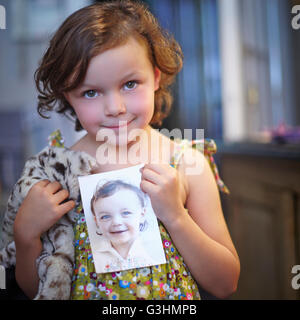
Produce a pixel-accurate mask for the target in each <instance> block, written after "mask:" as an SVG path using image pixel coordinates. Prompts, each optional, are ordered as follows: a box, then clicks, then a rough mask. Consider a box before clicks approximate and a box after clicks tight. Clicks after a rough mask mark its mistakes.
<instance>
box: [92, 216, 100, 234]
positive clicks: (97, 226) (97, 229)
mask: <svg viewBox="0 0 300 320" xmlns="http://www.w3.org/2000/svg"><path fill="white" fill-rule="evenodd" d="M94 220H95V224H96V233H97V234H98V235H99V236H102V231H101V229H100V228H99V225H98V222H97V218H96V216H94Z"/></svg>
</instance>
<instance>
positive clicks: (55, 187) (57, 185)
mask: <svg viewBox="0 0 300 320" xmlns="http://www.w3.org/2000/svg"><path fill="white" fill-rule="evenodd" d="M46 188H47V190H48V191H49V192H50V193H51V194H54V193H56V192H57V191H59V190H61V189H62V186H61V184H60V183H59V182H58V181H54V182H51V183H49V184H48V185H47V187H46Z"/></svg>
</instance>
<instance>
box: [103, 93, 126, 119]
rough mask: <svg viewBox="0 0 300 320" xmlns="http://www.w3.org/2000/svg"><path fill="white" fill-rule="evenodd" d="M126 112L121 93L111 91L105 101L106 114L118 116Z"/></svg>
mask: <svg viewBox="0 0 300 320" xmlns="http://www.w3.org/2000/svg"><path fill="white" fill-rule="evenodd" d="M125 112H126V107H125V103H124V100H123V98H122V97H121V95H120V94H119V93H111V94H109V95H107V97H106V101H105V115H106V116H113V117H116V116H118V115H119V114H123V113H125Z"/></svg>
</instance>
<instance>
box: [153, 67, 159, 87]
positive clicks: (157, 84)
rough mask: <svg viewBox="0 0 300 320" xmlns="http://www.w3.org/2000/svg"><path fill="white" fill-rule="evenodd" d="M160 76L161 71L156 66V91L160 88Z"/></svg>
mask: <svg viewBox="0 0 300 320" xmlns="http://www.w3.org/2000/svg"><path fill="white" fill-rule="evenodd" d="M160 78H161V71H160V70H159V69H158V68H157V67H155V68H154V91H156V90H158V89H159V84H160Z"/></svg>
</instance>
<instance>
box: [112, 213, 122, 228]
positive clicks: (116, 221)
mask: <svg viewBox="0 0 300 320" xmlns="http://www.w3.org/2000/svg"><path fill="white" fill-rule="evenodd" d="M121 224H122V217H121V216H120V215H119V214H116V215H114V216H113V219H112V225H113V226H119V225H121Z"/></svg>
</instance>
